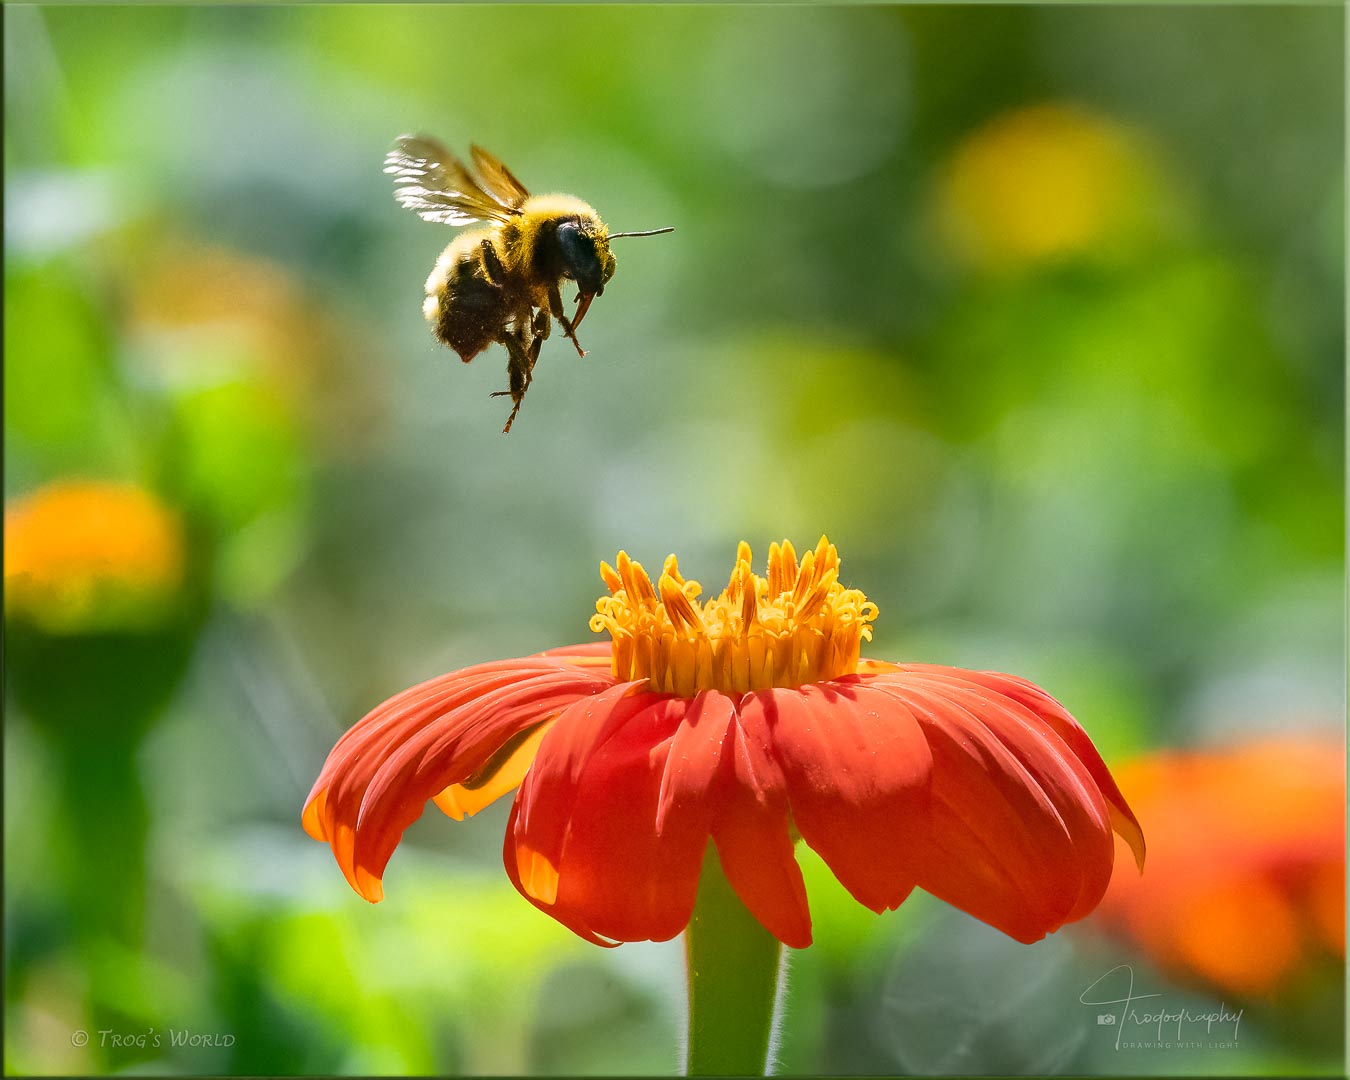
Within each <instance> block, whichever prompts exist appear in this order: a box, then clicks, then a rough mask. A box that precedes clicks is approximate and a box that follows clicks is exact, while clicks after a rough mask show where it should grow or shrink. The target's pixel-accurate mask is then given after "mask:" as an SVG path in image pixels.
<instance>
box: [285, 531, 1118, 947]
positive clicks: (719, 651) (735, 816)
mask: <svg viewBox="0 0 1350 1080" xmlns="http://www.w3.org/2000/svg"><path fill="white" fill-rule="evenodd" d="M601 576H602V578H603V580H604V581H605V583H606V585H607V586H608V587H609V591H610V595H609V596H605V597H602V598H601V599H600V600H599V601H597V604H596V609H597V612H598V614H597V615H596V616H595V617H594V618H593V619H592V621H591V626H592V629H594V630H597V631H600V630H605V631H608V632H609V634H610V636H611V638H612V641H611V643H610V644H594V645H578V646H572V647H569V648H563V649H557V650H553V651H551V652H546V653H541V654H539V655H536V656H530V657H525V658H522V659H518V660H505V661H498V662H495V663H486V664H478V665H475V666H474V667H470V668H466V669H464V670H462V671H456V672H452V673H450V674H448V675H443V676H440V677H439V678H435V679H431V680H430V681H428V682H425V683H422V684H421V685H420V686H416V687H413V688H412V689H411V690H407V691H405V692H404V693H402V694H399V695H397V696H395V697H393V698H391V699H390V700H389V701H387V702H385V703H384V704H383V705H381V706H379V707H378V708H376V709H375V710H374V711H373V712H371V713H370V714H369V715H368V716H366V717H365V718H364V719H363V720H361V721H360V722H359V723H358V724H357V725H356V726H355V727H353V728H352V729H351V730H350V731H349V732H347V734H346V735H344V736H343V737H342V739H341V740H339V742H338V744H337V745H336V746H335V747H334V749H333V751H332V752H331V753H330V754H329V757H328V760H327V762H326V763H325V765H324V767H323V770H322V772H321V774H320V776H319V778H318V780H317V782H316V783H315V785H314V788H313V790H312V791H311V793H310V796H309V799H308V801H307V803H306V807H305V811H304V826H305V828H306V830H307V831H308V832H309V833H310V835H312V836H314V837H315V838H316V839H319V840H324V841H327V842H328V843H329V844H330V845H331V846H332V849H333V853H334V855H335V856H336V858H337V862H338V865H339V866H340V867H341V868H342V870H343V873H344V874H345V875H346V876H347V880H348V881H349V882H350V883H351V885H352V887H353V888H354V889H356V891H357V892H358V893H360V894H361V895H362V896H364V897H365V898H366V899H368V900H371V901H376V900H379V899H380V898H381V896H382V895H383V892H382V886H381V881H380V879H381V877H382V875H383V873H384V869H385V866H386V864H387V863H388V861H389V858H390V856H391V855H392V853H393V851H394V848H395V847H396V846H397V844H398V842H399V839H400V837H401V836H402V833H403V830H404V829H406V828H407V827H408V826H409V825H410V824H411V823H412V822H413V821H414V820H416V819H417V818H418V817H419V816H420V815H421V813H422V810H423V808H424V807H425V804H426V802H427V801H428V800H434V801H435V802H436V803H437V805H438V806H440V808H441V809H442V810H444V811H445V812H446V813H447V814H449V815H450V816H452V817H455V818H462V817H463V815H464V814H472V813H474V812H476V811H477V810H479V809H481V808H482V807H483V806H486V805H487V804H488V803H490V802H491V801H493V800H494V799H496V798H497V797H499V796H500V795H503V794H505V793H506V792H508V791H510V790H511V789H513V788H515V787H516V786H517V785H519V786H520V792H519V794H518V795H517V797H516V800H515V804H514V806H513V808H512V811H511V816H510V821H509V824H508V826H507V835H506V845H505V863H506V870H507V874H508V875H509V876H510V878H511V880H512V882H513V883H514V884H515V886H516V888H517V889H518V890H520V892H521V893H522V894H523V895H524V896H526V897H527V898H528V899H529V900H530V901H531V902H532V903H533V904H535V906H537V907H539V908H540V909H541V910H543V911H545V912H547V913H548V914H550V915H552V916H553V917H554V918H556V919H558V920H559V921H560V922H562V923H563V924H564V925H566V926H568V927H569V928H571V929H572V930H573V931H575V932H576V933H577V934H579V935H581V936H582V937H583V938H586V939H587V940H588V941H592V942H595V943H597V944H608V943H610V942H612V941H639V940H646V939H652V940H658V941H660V940H666V939H668V938H671V937H674V936H675V935H676V934H678V933H680V931H681V930H683V929H684V927H685V926H686V924H687V923H688V921H689V918H690V914H691V911H692V909H693V906H694V900H695V895H696V892H697V889H698V882H699V874H700V869H701V866H702V864H703V858H704V852H705V849H706V848H707V846H708V842H709V839H711V840H712V842H713V843H714V844H715V845H716V849H717V852H718V855H719V856H720V859H721V865H722V868H723V870H724V872H725V874H726V876H727V879H728V880H729V881H730V883H731V885H732V887H733V888H734V889H735V891H736V893H737V895H738V896H739V897H740V899H741V900H742V901H743V902H744V904H745V905H746V907H747V908H748V909H749V910H750V911H751V913H752V914H753V915H754V916H755V917H756V918H757V919H758V920H759V921H760V922H761V923H762V924H763V925H764V926H765V927H766V928H767V929H768V930H769V931H770V932H771V933H773V934H774V935H775V936H776V937H778V939H779V940H780V941H782V942H784V943H785V944H787V945H791V946H794V947H799V948H800V947H803V946H806V945H808V944H810V941H811V920H810V915H809V912H808V909H807V902H806V894H805V889H804V886H803V883H802V875H801V871H800V869H799V868H798V865H797V862H796V859H795V857H794V855H793V846H794V842H795V840H796V839H798V838H800V839H804V840H805V841H806V842H807V844H809V845H810V846H811V847H812V848H814V849H815V850H816V851H817V852H819V853H820V855H821V857H822V858H823V859H824V860H825V862H826V863H827V864H828V865H829V866H830V868H831V870H832V871H833V872H834V874H835V875H836V876H837V877H838V879H839V880H840V881H841V882H842V883H843V884H844V886H845V887H846V888H847V889H848V890H849V892H850V893H852V895H853V896H854V897H855V898H856V899H857V900H858V901H859V902H861V903H862V904H864V905H866V906H867V907H869V908H871V909H873V910H874V911H878V912H880V911H884V910H886V909H890V908H895V907H897V906H899V904H900V903H901V902H902V901H903V900H904V899H905V898H906V897H907V896H908V895H909V893H910V892H911V890H913V889H914V888H916V887H917V888H921V889H925V890H927V891H928V892H930V893H932V894H933V895H935V896H937V897H940V898H941V899H943V900H946V901H948V902H949V903H952V904H954V905H956V906H957V907H960V908H962V909H963V910H965V911H968V912H969V913H970V914H972V915H974V916H975V917H977V918H979V919H982V920H984V921H985V922H987V923H989V924H990V925H992V926H995V927H997V928H998V929H1000V930H1002V931H1004V932H1005V933H1007V934H1009V935H1011V936H1012V937H1014V938H1016V939H1018V940H1019V941H1027V942H1030V941H1035V940H1038V939H1039V938H1041V937H1043V936H1044V935H1045V934H1047V933H1050V932H1051V931H1054V930H1056V929H1058V928H1059V927H1060V926H1061V925H1063V924H1064V923H1067V922H1072V921H1074V920H1076V919H1081V918H1083V917H1084V916H1086V915H1087V914H1088V913H1089V912H1091V911H1092V910H1093V909H1094V908H1095V907H1096V905H1097V903H1098V901H1099V900H1100V899H1101V896H1102V894H1103V892H1104V891H1105V889H1106V887H1107V884H1108V881H1109V879H1110V876H1111V868H1112V864H1113V860H1114V841H1113V838H1112V829H1113V827H1114V829H1115V831H1116V832H1118V833H1120V835H1121V836H1123V837H1124V838H1125V839H1126V840H1127V841H1128V843H1129V844H1130V846H1131V847H1132V848H1133V849H1134V852H1135V855H1136V858H1137V860H1138V862H1139V863H1140V865H1141V866H1142V861H1143V836H1142V834H1141V832H1140V829H1139V826H1138V823H1137V822H1136V821H1135V818H1134V815H1133V814H1132V813H1131V812H1130V809H1129V807H1128V806H1127V805H1126V803H1125V800H1124V799H1123V798H1122V797H1121V796H1120V793H1119V791H1118V790H1117V788H1116V785H1115V782H1114V781H1113V780H1112V779H1111V775H1110V773H1109V772H1108V771H1107V769H1106V767H1105V765H1103V763H1102V760H1101V758H1100V756H1099V755H1098V754H1097V751H1096V750H1095V748H1094V747H1093V745H1092V743H1091V741H1090V740H1089V739H1088V737H1087V735H1086V734H1085V733H1084V731H1083V729H1082V728H1081V727H1079V725H1078V724H1077V723H1076V722H1075V721H1074V719H1073V718H1072V717H1071V716H1070V715H1069V714H1068V713H1067V712H1066V711H1065V710H1064V709H1063V707H1062V706H1060V705H1059V703H1058V702H1056V701H1055V700H1054V699H1053V698H1051V697H1050V696H1049V695H1048V694H1046V693H1045V692H1044V691H1043V690H1041V689H1040V688H1038V687H1036V686H1034V685H1032V684H1031V683H1029V682H1027V681H1026V680H1024V679H1019V678H1017V677H1015V676H1011V675H1000V674H995V673H991V672H979V671H965V670H962V669H959V668H951V667H940V666H936V665H929V664H904V665H901V664H888V663H881V662H877V661H870V660H865V659H861V658H860V656H859V650H860V647H861V643H862V641H863V640H865V639H870V638H871V625H870V624H871V622H872V620H873V619H875V617H876V614H877V610H876V606H875V605H873V604H871V603H870V602H868V601H867V599H866V597H864V596H863V594H862V593H861V592H859V591H858V590H856V589H846V588H844V587H843V586H842V585H841V584H840V583H839V580H838V577H839V558H838V553H837V551H836V550H835V548H834V546H833V545H831V544H830V543H829V542H828V541H827V540H826V539H825V538H823V537H822V538H821V541H820V544H819V545H818V546H817V547H816V549H815V550H814V551H813V552H808V553H807V554H806V555H805V556H804V557H803V558H802V560H801V562H800V564H798V561H797V557H796V554H795V552H794V551H793V549H792V546H791V545H790V544H788V543H786V542H785V543H784V544H782V545H781V546H780V545H777V544H774V545H773V546H772V547H771V549H770V552H769V565H768V572H767V577H759V576H757V575H755V574H754V573H753V572H752V571H751V568H750V549H749V546H748V545H746V544H742V545H741V546H740V550H739V552H738V557H737V562H736V567H735V569H734V570H733V572H732V575H731V580H730V583H729V584H728V586H727V588H726V589H725V590H724V591H723V592H722V593H721V595H720V596H717V597H715V598H713V599H710V600H708V601H707V602H705V603H699V601H698V599H697V598H698V596H699V595H700V592H701V589H700V586H699V585H698V583H697V582H694V581H686V580H685V579H684V578H683V577H681V575H680V572H679V569H678V566H677V564H676V561H675V557H674V556H671V557H670V558H669V559H667V561H666V564H665V567H664V572H663V573H662V574H661V575H660V576H659V578H658V582H657V584H656V585H655V586H653V585H652V582H651V579H650V578H649V577H648V576H647V574H646V573H645V572H644V571H643V569H642V567H641V566H640V565H639V564H638V563H635V562H632V561H631V560H629V558H628V557H627V555H625V554H624V553H622V552H621V553H620V554H619V557H618V559H617V568H611V567H609V566H608V565H605V564H602V566H601ZM606 939H608V940H606Z"/></svg>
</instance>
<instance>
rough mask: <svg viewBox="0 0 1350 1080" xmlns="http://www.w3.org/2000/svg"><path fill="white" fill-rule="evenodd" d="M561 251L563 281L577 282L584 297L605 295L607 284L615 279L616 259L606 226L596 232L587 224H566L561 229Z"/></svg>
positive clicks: (559, 242)
mask: <svg viewBox="0 0 1350 1080" xmlns="http://www.w3.org/2000/svg"><path fill="white" fill-rule="evenodd" d="M558 249H559V251H560V252H561V254H562V270H563V277H566V278H569V279H571V280H572V281H575V282H576V283H577V288H578V289H580V290H581V292H582V294H583V295H586V296H599V295H600V294H601V293H602V292H604V291H605V282H607V281H608V280H609V279H610V278H612V277H613V276H614V256H613V255H611V254H610V251H609V238H608V237H607V236H606V235H605V230H604V226H600V228H599V229H596V228H595V227H594V226H592V225H591V223H589V222H586V221H564V222H563V223H562V224H561V225H559V226H558Z"/></svg>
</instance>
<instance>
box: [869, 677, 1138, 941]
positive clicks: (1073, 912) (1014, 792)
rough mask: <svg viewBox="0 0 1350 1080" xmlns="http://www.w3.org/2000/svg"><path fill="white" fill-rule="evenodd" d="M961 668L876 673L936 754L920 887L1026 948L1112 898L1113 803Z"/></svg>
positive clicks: (1035, 723)
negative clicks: (1109, 890)
mask: <svg viewBox="0 0 1350 1080" xmlns="http://www.w3.org/2000/svg"><path fill="white" fill-rule="evenodd" d="M964 675H965V673H964V672H960V671H959V669H944V670H942V671H941V672H936V671H933V670H931V669H927V670H914V669H910V668H906V669H905V670H904V671H902V672H899V673H895V674H891V675H876V676H873V677H872V678H871V680H870V681H871V684H872V685H874V686H876V687H878V688H879V689H882V690H884V691H885V692H887V693H890V694H893V695H894V696H895V697H896V698H897V699H898V700H900V701H902V702H904V703H905V704H906V705H907V706H908V707H909V708H910V709H911V710H912V711H913V714H914V716H915V718H916V719H917V720H918V721H919V724H920V725H921V727H922V728H923V731H924V735H925V736H926V738H927V740H928V743H929V745H930V746H931V748H932V753H933V808H932V830H931V832H930V834H929V835H928V836H927V837H926V838H925V839H924V841H923V842H921V843H920V844H918V845H916V846H915V849H914V857H915V860H916V868H917V871H918V874H919V882H918V883H919V885H920V886H921V887H923V888H924V889H926V890H927V891H929V892H931V893H933V894H934V895H935V896H938V897H939V898H941V899H943V900H946V901H947V902H948V903H951V904H954V905H956V906H957V907H960V908H962V909H963V910H965V911H968V912H969V913H970V914H972V915H974V916H975V917H976V918H979V919H982V920H983V921H985V922H988V923H989V924H990V925H992V926H995V927H997V928H998V929H1000V930H1002V931H1004V932H1005V933H1007V934H1009V935H1011V936H1012V937H1014V938H1017V939H1018V940H1019V941H1026V942H1030V941H1037V940H1039V939H1040V938H1042V937H1043V936H1045V934H1047V933H1050V932H1052V931H1054V930H1056V929H1058V928H1059V927H1060V926H1061V925H1063V924H1064V923H1066V922H1070V921H1073V920H1075V919H1079V918H1082V917H1083V916H1084V915H1086V914H1087V913H1088V912H1090V911H1091V910H1092V909H1093V908H1094V907H1096V905H1097V903H1098V902H1099V901H1100V900H1101V897H1102V894H1103V893H1104V892H1105V890H1106V885H1107V883H1108V882H1109V880H1110V875H1111V865H1112V861H1113V858H1114V844H1113V841H1112V839H1111V827H1110V819H1109V816H1108V810H1107V805H1106V802H1105V799H1104V797H1103V796H1102V794H1101V792H1100V791H1099V790H1098V788H1097V786H1096V784H1095V783H1094V781H1093V778H1092V777H1091V775H1090V774H1089V772H1088V770H1087V768H1086V766H1085V765H1084V764H1083V763H1082V762H1080V761H1079V759H1078V758H1077V757H1076V756H1075V755H1074V753H1073V752H1072V750H1071V749H1070V748H1069V747H1068V746H1067V745H1066V744H1065V743H1064V741H1063V740H1062V739H1061V738H1060V737H1059V736H1058V734H1056V732H1055V731H1054V730H1053V729H1052V728H1051V727H1050V726H1049V724H1047V723H1046V722H1044V721H1043V720H1041V719H1040V718H1039V717H1038V716H1037V715H1036V714H1035V713H1033V712H1032V711H1031V710H1029V709H1028V708H1026V707H1024V706H1022V705H1020V704H1019V703H1018V702H1017V701H1015V700H1013V699H1011V698H1008V697H1004V696H1003V695H1002V694H999V693H997V692H993V691H991V690H990V689H989V688H988V687H987V686H985V685H982V684H981V683H977V682H974V681H972V680H969V679H966V678H965V677H964Z"/></svg>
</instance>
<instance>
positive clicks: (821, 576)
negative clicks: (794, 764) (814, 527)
mask: <svg viewBox="0 0 1350 1080" xmlns="http://www.w3.org/2000/svg"><path fill="white" fill-rule="evenodd" d="M615 562H616V564H617V568H616V567H612V566H610V565H609V564H608V563H601V564H600V577H601V579H602V580H603V581H604V583H605V584H606V585H607V586H608V587H609V592H610V595H609V596H602V597H601V598H600V599H599V600H597V601H596V603H595V610H596V612H597V614H596V615H594V616H592V618H591V629H592V630H594V631H596V632H597V633H598V632H600V631H608V632H609V635H610V637H611V638H612V639H613V660H612V664H613V671H614V675H615V676H616V677H617V678H619V679H624V680H629V679H647V680H648V681H649V684H650V686H651V689H652V690H654V691H657V692H658V693H669V694H678V695H680V696H681V697H693V696H694V695H695V694H697V693H699V692H700V691H702V690H722V691H726V692H733V693H744V692H746V691H748V690H764V689H767V688H769V687H771V686H784V687H789V686H801V685H802V684H804V683H810V682H819V681H820V680H822V679H833V678H837V677H838V676H840V675H850V674H853V673H854V672H855V671H856V670H857V668H858V653H859V649H860V648H861V646H862V642H863V641H864V640H869V641H870V640H871V638H872V627H871V625H870V624H871V623H872V621H873V620H874V619H875V618H876V617H877V606H876V605H875V604H873V603H872V602H871V601H869V600H868V599H867V597H865V596H864V595H863V594H862V593H861V592H860V591H859V590H857V589H846V588H844V587H843V586H842V585H841V584H839V552H838V551H837V550H836V548H835V546H834V545H833V544H831V543H830V542H829V540H827V539H826V538H825V537H823V536H822V537H821V538H820V543H819V544H817V545H816V548H815V550H814V551H808V552H807V553H806V554H805V555H804V556H803V557H802V560H801V562H800V564H799V563H798V562H797V553H796V552H795V551H794V550H793V548H792V545H791V544H790V543H789V542H788V541H786V540H785V541H783V543H782V544H773V545H771V546H770V547H769V565H768V569H767V576H766V577H760V576H759V575H758V574H755V573H754V572H753V571H752V570H751V569H750V545H749V544H747V543H745V542H744V541H742V542H741V544H740V547H739V548H738V550H737V552H736V567H735V569H733V570H732V572H731V580H730V581H729V582H728V584H727V587H726V588H725V589H724V590H722V593H721V595H719V596H717V597H715V598H713V599H710V600H708V601H706V602H704V603H699V600H698V597H699V595H700V594H701V593H702V591H703V590H702V587H701V586H700V585H699V583H698V582H697V581H686V580H685V579H684V578H683V577H681V576H680V570H679V566H678V565H677V563H676V560H675V556H674V555H671V556H670V557H669V558H667V559H666V562H665V566H664V568H663V570H662V572H661V575H660V577H659V578H658V580H657V583H656V585H655V586H653V585H652V581H651V578H650V577H648V576H647V573H646V571H645V570H643V568H642V566H641V564H640V563H636V562H633V560H631V559H630V558H629V557H628V555H627V553H626V552H623V551H621V552H619V555H618V558H617V559H616V560H615Z"/></svg>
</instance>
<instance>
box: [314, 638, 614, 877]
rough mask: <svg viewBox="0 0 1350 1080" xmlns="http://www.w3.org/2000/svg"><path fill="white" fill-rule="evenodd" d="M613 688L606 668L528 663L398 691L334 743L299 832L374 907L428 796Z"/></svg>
mask: <svg viewBox="0 0 1350 1080" xmlns="http://www.w3.org/2000/svg"><path fill="white" fill-rule="evenodd" d="M613 685H614V679H613V676H612V675H610V674H609V673H608V672H607V671H601V670H599V669H597V668H594V667H589V666H584V665H577V664H575V663H571V662H569V661H568V660H566V659H554V658H548V657H526V658H524V659H520V660H503V661H497V662H494V663H488V664H478V665H476V666H474V667H470V668H465V669H463V670H462V671H455V672H451V673H450V674H448V675H441V676H439V677H437V678H435V679H430V680H428V681H427V682H424V683H421V684H420V685H418V686H414V687H413V688H412V689H410V690H406V691H404V692H403V693H401V694H397V695H395V696H394V697H392V698H390V699H389V700H388V701H386V702H384V703H383V704H381V705H379V706H378V707H376V708H375V709H373V710H372V711H371V712H370V713H369V714H367V716H366V717H365V718H364V719H362V720H361V721H360V722H359V723H357V724H356V725H355V726H354V727H353V728H352V729H351V730H350V731H348V732H347V733H346V734H345V735H344V736H343V737H342V738H341V739H340V740H338V743H337V745H336V746H335V747H334V748H333V750H332V752H331V753H330V754H329V755H328V760H327V761H326V762H325V763H324V767H323V769H322V771H321V772H320V774H319V778H318V780H316V781H315V784H314V787H313V789H312V790H311V791H310V794H309V798H308V799H307V800H306V805H305V811H304V815H303V819H302V821H303V824H304V827H305V830H306V831H307V832H308V833H309V834H310V835H311V836H313V837H314V838H315V839H318V840H325V841H327V842H328V843H329V844H330V845H331V846H332V848H333V855H334V857H335V858H336V859H337V862H338V866H339V867H341V868H342V872H343V874H344V875H345V876H346V878H347V881H348V882H349V883H350V884H351V886H352V888H354V889H355V890H356V891H357V892H358V893H360V894H361V895H362V896H363V897H365V898H366V899H367V900H370V901H372V902H374V901H377V900H379V899H380V898H381V897H382V895H383V888H382V886H381V884H380V878H381V876H382V875H383V873H384V868H385V866H386V865H387V864H388V862H389V857H390V855H392V854H393V851H394V848H395V847H397V845H398V841H399V839H400V837H401V836H402V835H403V830H404V829H406V828H407V827H408V826H409V825H411V824H412V823H413V822H414V821H416V820H417V818H418V817H420V816H421V814H422V810H423V809H424V807H425V805H426V802H427V800H428V799H430V798H432V797H433V796H435V795H437V794H438V793H439V792H442V791H444V790H445V789H446V788H449V787H450V786H451V785H454V784H459V783H461V782H463V781H465V780H467V779H469V778H470V777H472V776H473V774H474V773H475V772H476V771H477V770H479V769H481V768H483V766H484V765H486V764H487V763H488V762H489V761H490V759H491V758H492V756H493V754H494V753H496V752H497V751H498V750H500V749H501V748H502V747H503V745H504V744H506V743H507V742H508V741H509V740H511V739H512V738H513V736H516V735H518V734H519V733H521V732H524V731H529V730H530V729H531V728H534V727H536V726H538V725H540V724H541V723H543V722H546V721H547V720H549V719H551V718H552V717H553V716H555V715H557V714H558V713H559V712H560V711H561V710H563V709H564V708H566V707H567V706H568V705H570V704H572V703H573V702H575V701H577V700H578V699H579V698H585V697H589V696H591V695H595V694H598V693H600V692H602V691H604V690H606V689H607V688H609V687H611V686H613Z"/></svg>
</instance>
